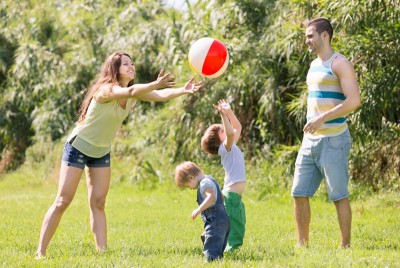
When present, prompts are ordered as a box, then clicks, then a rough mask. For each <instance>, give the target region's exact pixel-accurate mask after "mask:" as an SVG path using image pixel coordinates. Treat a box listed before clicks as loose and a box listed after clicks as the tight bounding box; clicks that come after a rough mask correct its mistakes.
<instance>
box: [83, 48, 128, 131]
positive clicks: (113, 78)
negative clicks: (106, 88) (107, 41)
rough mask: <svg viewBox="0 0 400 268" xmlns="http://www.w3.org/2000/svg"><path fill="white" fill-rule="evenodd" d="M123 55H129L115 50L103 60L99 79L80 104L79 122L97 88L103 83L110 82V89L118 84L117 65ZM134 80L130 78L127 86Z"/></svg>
mask: <svg viewBox="0 0 400 268" xmlns="http://www.w3.org/2000/svg"><path fill="white" fill-rule="evenodd" d="M123 55H125V56H127V57H129V58H130V59H132V58H131V56H129V55H128V54H126V53H124V52H121V51H117V52H115V53H113V54H111V55H110V56H109V57H108V58H107V59H106V61H105V63H104V65H103V67H102V69H101V72H100V75H99V79H97V82H96V83H95V84H94V85H93V86H92V87H91V88H89V89H88V90H87V92H86V95H85V97H84V98H83V101H82V104H81V106H80V108H79V119H78V123H81V122H82V121H83V120H85V118H86V113H87V110H88V108H89V104H90V102H91V100H92V98H93V96H94V94H95V93H96V92H97V90H99V88H100V87H101V86H102V85H104V84H110V91H111V89H112V87H113V86H115V85H118V84H119V67H121V57H122V56H123ZM133 82H134V80H131V81H130V82H129V84H128V86H131V85H133Z"/></svg>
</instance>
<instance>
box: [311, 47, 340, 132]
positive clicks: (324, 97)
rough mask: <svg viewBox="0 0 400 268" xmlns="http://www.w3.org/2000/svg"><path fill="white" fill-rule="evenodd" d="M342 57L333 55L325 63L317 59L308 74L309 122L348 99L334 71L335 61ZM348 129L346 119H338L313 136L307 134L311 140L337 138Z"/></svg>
mask: <svg viewBox="0 0 400 268" xmlns="http://www.w3.org/2000/svg"><path fill="white" fill-rule="evenodd" d="M338 55H340V54H339V53H337V52H335V53H333V55H332V57H331V58H330V59H329V60H327V61H324V62H321V60H320V59H319V58H317V59H315V60H314V61H313V62H312V63H311V66H310V69H309V70H308V74H307V86H308V99H307V121H309V120H311V119H312V118H314V117H315V116H318V115H320V114H322V113H324V112H326V111H329V110H330V109H332V108H334V107H335V106H337V105H339V104H340V103H342V102H343V101H344V100H345V99H346V97H345V95H344V94H343V91H342V88H341V87H340V83H339V78H338V77H337V76H336V75H335V74H334V73H333V71H332V62H333V60H334V59H335V58H336V57H337V56H338ZM346 129H347V123H346V118H344V117H338V118H335V119H332V120H330V121H326V122H325V123H324V124H323V125H322V126H321V127H320V128H319V129H317V130H316V131H315V132H314V133H313V134H311V133H306V136H307V137H309V138H322V137H332V136H337V135H340V134H342V133H343V132H345V131H346Z"/></svg>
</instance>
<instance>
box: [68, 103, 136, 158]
mask: <svg viewBox="0 0 400 268" xmlns="http://www.w3.org/2000/svg"><path fill="white" fill-rule="evenodd" d="M135 103H136V100H134V99H128V100H127V102H126V106H125V109H123V108H122V107H121V106H120V105H119V103H118V101H117V100H114V101H110V102H106V103H98V102H96V101H95V100H94V99H92V101H91V102H90V104H89V107H88V111H87V114H86V118H85V120H84V121H83V122H81V123H79V124H77V125H76V127H75V128H74V129H73V131H72V133H71V135H70V136H69V137H68V141H70V140H72V139H73V138H74V137H76V138H75V139H74V140H73V142H72V146H73V147H75V148H76V149H78V150H79V151H80V152H81V153H83V154H85V155H87V156H90V157H95V158H99V157H102V156H104V155H106V154H108V153H109V152H110V151H111V143H112V141H113V139H114V137H115V134H116V133H117V130H118V128H119V127H120V126H121V124H122V122H123V121H124V120H125V118H126V117H127V116H128V114H129V112H130V110H131V109H132V108H133V106H134V105H135Z"/></svg>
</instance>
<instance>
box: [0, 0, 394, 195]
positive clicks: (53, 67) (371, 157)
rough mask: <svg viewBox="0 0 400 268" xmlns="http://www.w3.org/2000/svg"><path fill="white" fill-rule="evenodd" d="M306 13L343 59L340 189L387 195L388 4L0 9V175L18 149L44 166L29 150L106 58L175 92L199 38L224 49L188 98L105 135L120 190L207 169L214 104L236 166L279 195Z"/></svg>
mask: <svg viewBox="0 0 400 268" xmlns="http://www.w3.org/2000/svg"><path fill="white" fill-rule="evenodd" d="M319 16H324V17H327V18H330V19H331V21H332V23H333V26H334V39H333V46H334V48H335V49H336V50H337V51H339V52H341V53H342V54H344V55H346V56H347V57H348V58H349V59H350V60H351V61H352V62H353V63H354V65H355V69H356V73H357V78H358V81H359V86H360V90H361V95H362V107H361V108H359V109H358V110H357V111H355V112H354V113H352V114H351V115H349V116H348V121H349V122H350V124H349V125H350V128H351V133H352V136H353V140H354V143H353V148H352V153H351V162H350V163H351V176H352V180H353V181H354V182H355V183H358V184H361V185H366V186H367V187H370V188H371V189H372V190H379V189H392V190H399V189H400V185H399V175H400V145H399V144H400V142H399V141H400V125H399V124H400V108H399V105H398V104H399V103H400V83H399V81H400V60H399V59H400V57H399V55H400V53H399V50H400V37H399V34H398V33H399V32H400V23H399V21H400V3H399V1H398V0H382V1H367V0H359V1H352V0H344V1H325V0H313V1H305V0H296V1H289V0H276V1H273V0H237V1H231V0H228V1H218V0H211V1H198V3H196V4H194V5H191V6H189V7H188V9H187V10H186V11H185V12H182V11H179V10H175V9H171V8H168V7H166V6H164V3H163V1H154V0H153V1H150V0H138V1H124V0H120V1H117V0H115V1H104V0H70V1H65V0H63V1H62V0H44V1H35V0H24V1H10V0H6V1H2V2H1V3H0V17H1V20H0V21H1V22H0V23H1V24H0V26H1V27H0V40H1V42H0V79H1V80H0V96H1V99H0V152H1V156H0V171H1V172H2V173H3V172H6V171H9V170H14V169H16V168H18V167H19V166H20V165H21V164H22V163H24V161H25V160H26V157H27V153H28V154H29V149H30V150H31V153H30V157H29V160H30V161H37V162H41V161H45V159H46V157H48V154H47V153H46V152H45V150H37V148H52V144H55V143H57V142H60V141H63V139H64V138H65V135H66V134H67V133H68V132H69V130H70V129H71V128H72V127H73V125H74V122H75V120H76V118H77V108H78V106H79V104H80V101H81V100H82V97H83V94H84V91H85V89H86V88H87V87H89V86H90V85H91V84H92V83H93V81H94V80H95V79H96V74H97V73H98V72H99V70H100V67H101V64H102V63H103V61H104V59H105V58H106V57H107V55H109V54H111V53H112V52H114V51H115V50H124V51H126V52H128V53H129V54H130V55H132V57H133V59H134V63H135V66H136V70H137V77H136V81H137V82H140V83H145V82H149V81H152V80H153V79H155V78H156V76H157V73H158V71H159V69H161V68H166V69H170V70H172V71H173V72H174V73H175V75H176V77H177V80H178V81H180V82H182V83H183V82H184V81H185V80H187V79H188V78H189V76H190V75H192V73H191V71H190V68H189V66H188V63H187V53H188V51H189V48H190V44H191V43H192V42H194V41H195V40H197V39H198V38H201V37H204V36H211V37H215V38H217V39H220V40H221V41H223V42H224V43H225V44H226V45H227V46H228V50H229V54H230V59H231V60H230V64H229V67H228V70H227V72H226V73H225V74H224V75H223V76H221V77H220V78H218V79H215V80H206V85H205V87H204V89H203V91H202V92H201V93H199V94H196V95H194V96H190V97H185V98H180V99H179V100H176V101H171V102H168V103H165V104H164V103H161V104H160V103H140V104H139V105H138V106H137V107H136V108H135V110H134V111H133V112H132V114H131V116H130V118H129V119H128V120H127V121H126V123H125V125H124V126H123V127H122V128H121V131H120V132H119V133H118V137H117V140H116V142H115V143H114V148H113V152H115V156H116V157H117V158H119V159H124V160H126V161H132V163H133V165H134V166H133V168H132V171H131V172H129V173H128V175H126V176H127V177H128V178H129V179H130V180H131V181H132V182H141V183H143V184H146V185H148V184H150V187H156V183H153V184H152V181H154V182H157V180H160V178H162V177H163V176H164V177H167V176H169V175H170V174H160V171H159V170H158V168H157V167H158V166H159V165H166V166H173V165H174V164H176V163H177V162H179V161H182V160H184V159H191V160H193V161H198V162H206V163H211V164H209V165H210V169H211V170H213V171H215V172H217V173H218V172H220V171H219V169H217V167H218V159H207V158H206V157H205V155H204V153H202V152H201V150H200V147H199V143H200V137H201V135H202V133H203V131H204V130H205V129H206V127H207V126H208V125H209V124H211V123H214V122H219V117H218V115H217V114H215V113H214V112H213V110H212V109H211V104H212V103H215V102H217V100H218V99H220V98H227V99H228V100H229V101H230V102H231V103H232V106H233V109H234V110H235V112H236V114H237V115H238V117H239V119H240V121H241V122H242V125H243V129H244V133H243V142H242V143H241V147H242V148H243V150H244V152H245V154H246V159H247V161H248V165H249V166H251V167H255V168H256V169H257V170H262V171H263V172H262V173H261V174H266V173H267V172H266V170H271V169H274V170H275V171H274V172H278V173H279V174H280V175H279V176H277V177H276V178H279V179H278V180H276V179H275V181H269V183H275V184H277V185H280V186H283V187H287V186H288V185H289V183H290V180H291V176H292V172H293V161H294V159H295V157H296V153H297V150H298V148H299V144H300V141H301V138H302V131H301V130H302V127H303V125H304V123H305V120H306V119H305V114H306V112H305V111H306V98H307V91H306V85H305V76H306V73H307V70H308V66H309V63H310V61H311V60H312V57H311V56H310V55H309V54H308V53H307V50H306V48H305V45H304V24H303V23H304V22H305V21H306V20H307V19H309V18H314V17H319ZM197 78H199V79H201V77H197ZM147 122H153V125H149V124H147ZM138 125H139V127H138ZM140 126H143V129H145V130H146V131H144V130H142V131H140ZM133 134H135V137H134V138H132V135H133ZM32 145H33V147H32ZM35 148H36V149H35ZM154 153H156V154H161V155H162V156H163V157H161V158H160V159H158V158H157V159H155V158H154ZM145 178H146V179H145ZM148 178H154V180H148ZM120 179H121V180H124V179H127V178H125V177H121V178H120ZM254 183H255V184H257V185H255V186H257V187H258V188H260V190H262V189H263V188H262V187H263V183H261V182H254Z"/></svg>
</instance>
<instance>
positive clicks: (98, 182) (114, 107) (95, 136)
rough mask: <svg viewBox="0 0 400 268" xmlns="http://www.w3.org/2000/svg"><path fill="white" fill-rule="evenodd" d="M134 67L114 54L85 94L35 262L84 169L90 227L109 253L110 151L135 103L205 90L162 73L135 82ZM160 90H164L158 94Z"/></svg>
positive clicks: (124, 56)
mask: <svg viewBox="0 0 400 268" xmlns="http://www.w3.org/2000/svg"><path fill="white" fill-rule="evenodd" d="M134 78H135V66H134V65H133V63H132V59H131V57H130V56H129V55H128V54H126V53H123V52H115V53H113V54H112V55H111V56H109V57H108V58H107V60H106V61H105V63H104V65H103V68H102V71H101V73H100V77H99V79H98V80H97V82H96V83H95V85H94V86H92V87H91V88H90V89H89V90H88V91H87V93H86V96H85V98H84V100H83V102H82V105H81V107H80V116H79V120H78V123H77V126H76V127H75V128H74V130H73V131H72V133H71V135H70V136H69V138H68V140H67V142H66V144H65V147H64V152H63V157H62V164H61V169H60V177H59V186H58V192H57V196H56V198H55V200H54V203H53V204H52V205H51V207H50V208H49V210H48V211H47V213H46V215H45V217H44V219H43V223H42V228H41V231H40V238H39V245H38V249H37V251H36V258H43V257H44V256H45V255H46V249H47V246H48V244H49V243H50V240H51V238H52V237H53V235H54V233H55V231H56V229H57V227H58V224H59V223H60V220H61V217H62V215H63V213H64V211H65V210H66V209H67V207H68V206H69V204H70V203H71V201H72V200H73V198H74V196H75V193H76V190H77V188H78V184H79V181H80V178H81V175H82V173H83V170H84V169H85V167H86V169H85V173H86V180H87V185H88V196H89V200H90V227H91V230H92V233H93V236H94V241H95V245H96V249H97V251H99V252H102V251H104V250H106V249H107V224H106V216H105V211H104V207H105V202H106V197H107V192H108V189H109V185H110V175H111V170H110V148H111V142H112V140H113V138H114V136H115V133H116V131H117V130H118V128H119V127H120V125H121V124H122V122H123V120H124V119H125V118H126V117H127V116H128V114H129V111H130V109H131V108H132V107H133V104H134V102H135V101H136V100H142V101H167V100H170V99H173V98H176V97H179V96H182V95H186V94H192V93H194V92H196V91H197V90H199V89H200V87H201V86H202V82H199V83H195V82H194V79H193V78H191V79H189V81H187V82H186V84H185V86H184V87H181V88H173V87H174V86H175V82H174V76H173V75H172V74H170V73H167V74H164V72H163V71H161V72H160V74H159V76H158V78H157V79H156V80H155V81H153V82H151V83H148V84H134V83H133V82H134ZM158 89H161V90H158Z"/></svg>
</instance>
